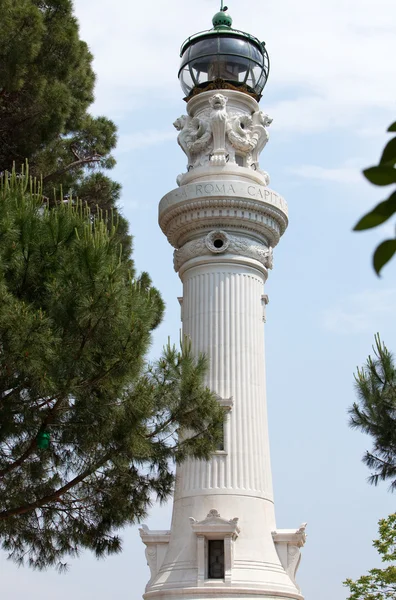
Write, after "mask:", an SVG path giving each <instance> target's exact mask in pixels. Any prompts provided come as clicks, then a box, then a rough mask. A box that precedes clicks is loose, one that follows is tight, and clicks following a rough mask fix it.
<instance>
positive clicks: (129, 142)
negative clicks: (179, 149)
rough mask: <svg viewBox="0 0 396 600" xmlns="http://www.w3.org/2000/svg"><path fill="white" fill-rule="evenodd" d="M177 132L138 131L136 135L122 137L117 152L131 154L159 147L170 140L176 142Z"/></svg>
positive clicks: (130, 134)
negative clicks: (144, 148)
mask: <svg viewBox="0 0 396 600" xmlns="http://www.w3.org/2000/svg"><path fill="white" fill-rule="evenodd" d="M176 138H177V132H176V131H175V130H173V131H168V130H156V129H148V130H146V131H137V132H136V133H129V134H128V133H127V134H125V135H120V137H119V139H118V144H117V152H118V153H123V152H131V151H132V150H138V149H141V148H142V147H147V146H157V145H159V144H163V143H164V142H167V141H169V140H173V141H175V140H176Z"/></svg>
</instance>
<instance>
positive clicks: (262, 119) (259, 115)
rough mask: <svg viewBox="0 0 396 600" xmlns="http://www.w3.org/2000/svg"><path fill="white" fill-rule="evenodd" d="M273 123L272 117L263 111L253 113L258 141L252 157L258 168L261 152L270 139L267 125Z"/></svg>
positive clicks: (253, 122) (252, 163)
mask: <svg viewBox="0 0 396 600" xmlns="http://www.w3.org/2000/svg"><path fill="white" fill-rule="evenodd" d="M271 123H272V119H271V117H269V116H268V115H267V114H266V113H264V112H263V111H261V110H260V111H257V112H255V113H253V117H252V132H253V136H254V137H255V138H256V139H257V143H256V145H255V147H254V149H253V151H252V157H251V163H250V164H251V166H252V167H253V165H255V167H256V169H258V166H259V162H258V161H259V156H260V152H261V151H262V150H263V149H264V148H265V146H266V144H267V142H268V140H269V134H268V131H267V130H266V127H269V126H270V125H271Z"/></svg>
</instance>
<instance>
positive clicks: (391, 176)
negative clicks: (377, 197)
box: [363, 166, 396, 185]
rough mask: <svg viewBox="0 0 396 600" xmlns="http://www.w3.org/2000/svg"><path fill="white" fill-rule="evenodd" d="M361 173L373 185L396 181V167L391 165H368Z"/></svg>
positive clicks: (388, 183)
mask: <svg viewBox="0 0 396 600" xmlns="http://www.w3.org/2000/svg"><path fill="white" fill-rule="evenodd" d="M363 175H364V176H365V177H366V179H368V180H369V181H370V182H371V183H373V184H374V185H390V184H391V183H396V169H394V168H393V167H383V166H379V167H370V168H369V169H365V170H364V171H363Z"/></svg>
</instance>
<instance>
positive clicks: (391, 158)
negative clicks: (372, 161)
mask: <svg viewBox="0 0 396 600" xmlns="http://www.w3.org/2000/svg"><path fill="white" fill-rule="evenodd" d="M395 163H396V137H394V138H392V139H391V140H390V141H389V142H388V143H387V144H386V146H385V148H384V151H383V153H382V156H381V160H380V165H389V166H392V167H393V166H394V164H395Z"/></svg>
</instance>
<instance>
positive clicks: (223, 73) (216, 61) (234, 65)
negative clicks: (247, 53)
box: [208, 54, 249, 82]
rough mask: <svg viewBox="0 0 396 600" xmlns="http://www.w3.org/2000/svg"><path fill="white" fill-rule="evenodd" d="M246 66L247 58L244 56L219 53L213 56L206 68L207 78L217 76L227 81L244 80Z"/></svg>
mask: <svg viewBox="0 0 396 600" xmlns="http://www.w3.org/2000/svg"><path fill="white" fill-rule="evenodd" d="M248 67H249V60H248V59H246V58H242V57H239V56H226V55H224V54H219V55H217V56H215V57H213V62H212V63H211V65H210V66H209V69H208V78H209V79H210V80H213V79H217V78H218V77H219V78H220V79H225V80H227V81H239V82H242V81H244V80H245V77H246V72H247V70H248Z"/></svg>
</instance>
